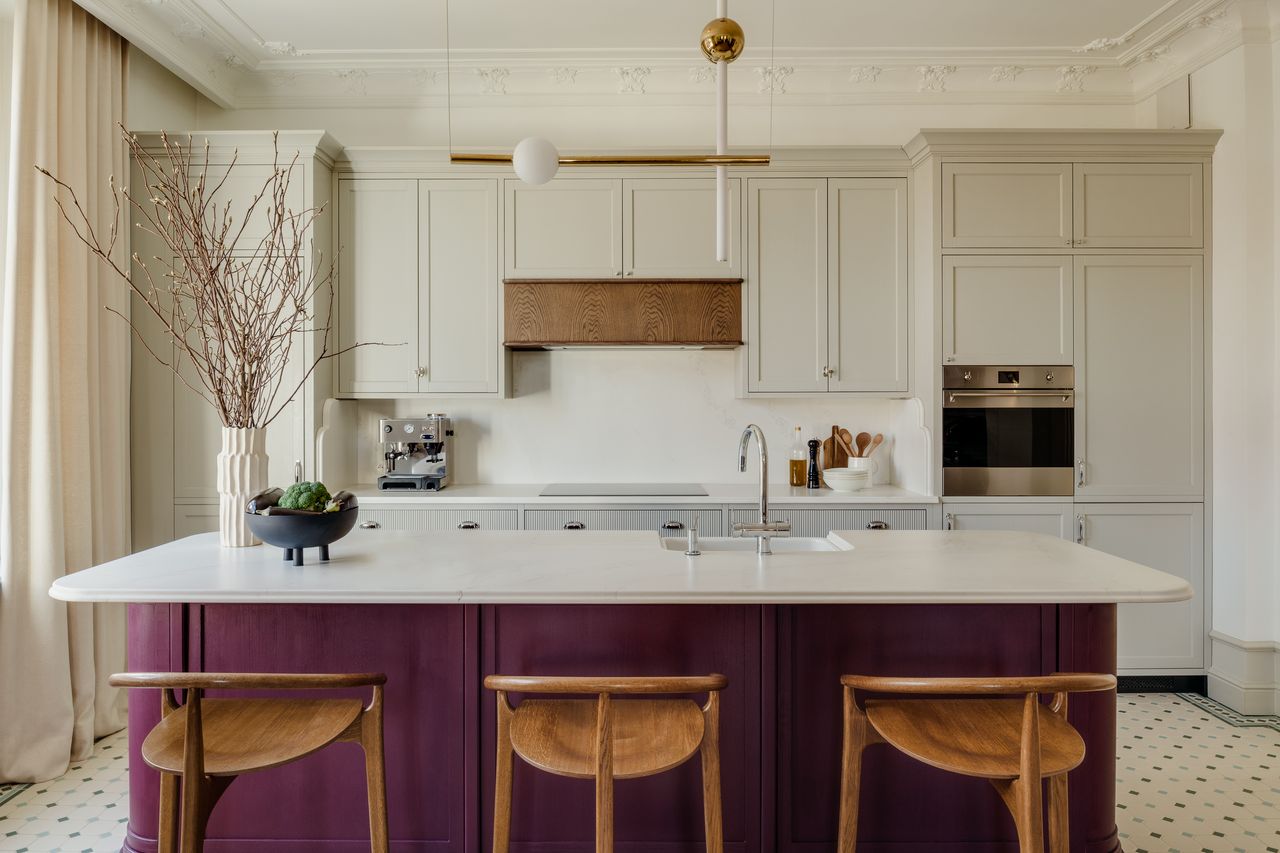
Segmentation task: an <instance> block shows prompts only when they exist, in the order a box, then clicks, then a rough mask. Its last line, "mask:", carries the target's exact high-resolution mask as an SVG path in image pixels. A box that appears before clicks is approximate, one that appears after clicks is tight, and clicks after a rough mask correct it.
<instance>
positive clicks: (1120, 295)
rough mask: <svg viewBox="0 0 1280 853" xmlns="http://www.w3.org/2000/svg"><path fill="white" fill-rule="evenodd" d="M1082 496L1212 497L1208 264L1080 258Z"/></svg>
mask: <svg viewBox="0 0 1280 853" xmlns="http://www.w3.org/2000/svg"><path fill="white" fill-rule="evenodd" d="M1075 263H1076V275H1075V280H1076V284H1075V340H1076V343H1075V352H1076V404H1075V442H1076V456H1077V459H1076V462H1077V484H1076V497H1077V498H1078V499H1079V498H1086V499H1087V498H1112V499H1115V498H1120V497H1124V498H1126V499H1132V498H1141V497H1155V498H1166V499H1167V498H1178V497H1181V498H1187V499H1193V500H1196V499H1199V498H1200V497H1202V496H1203V494H1204V459H1205V448H1204V420H1205V410H1204V285H1203V280H1202V265H1203V261H1202V259H1201V258H1200V257H1199V256H1190V255H1121V256H1104V255H1091V256H1081V257H1077V258H1076V262H1075Z"/></svg>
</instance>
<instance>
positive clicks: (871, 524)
mask: <svg viewBox="0 0 1280 853" xmlns="http://www.w3.org/2000/svg"><path fill="white" fill-rule="evenodd" d="M867 529H868V530H888V529H889V522H887V521H868V522H867Z"/></svg>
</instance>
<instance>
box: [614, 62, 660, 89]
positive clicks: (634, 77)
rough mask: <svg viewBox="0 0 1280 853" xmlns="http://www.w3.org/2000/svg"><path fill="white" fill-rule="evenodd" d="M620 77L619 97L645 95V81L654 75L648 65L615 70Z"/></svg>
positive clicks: (622, 67)
mask: <svg viewBox="0 0 1280 853" xmlns="http://www.w3.org/2000/svg"><path fill="white" fill-rule="evenodd" d="M613 73H614V74H617V75H618V94H619V95H643V94H644V84H645V79H646V78H647V77H648V76H649V75H650V74H651V73H653V69H652V68H650V67H649V66H647V65H625V66H621V67H619V68H615V69H613Z"/></svg>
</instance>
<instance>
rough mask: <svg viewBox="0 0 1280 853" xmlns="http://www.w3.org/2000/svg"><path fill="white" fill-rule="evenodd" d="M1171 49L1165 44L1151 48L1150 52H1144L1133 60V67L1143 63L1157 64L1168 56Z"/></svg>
mask: <svg viewBox="0 0 1280 853" xmlns="http://www.w3.org/2000/svg"><path fill="white" fill-rule="evenodd" d="M1172 49H1173V48H1172V47H1170V46H1169V45H1167V44H1162V45H1160V46H1158V47H1153V48H1151V49H1150V50H1144V51H1142V53H1139V54H1138V55H1137V56H1135V57H1134V58H1133V64H1134V65H1141V64H1142V63H1144V62H1158V61H1160V60H1162V59H1164V58H1165V57H1167V56H1168V55H1169V51H1171V50H1172Z"/></svg>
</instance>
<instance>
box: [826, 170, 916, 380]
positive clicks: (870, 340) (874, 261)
mask: <svg viewBox="0 0 1280 853" xmlns="http://www.w3.org/2000/svg"><path fill="white" fill-rule="evenodd" d="M907 307H908V283H907V182H906V179H904V178H838V179H833V180H830V181H828V183H827V352H828V357H827V364H828V365H829V366H830V370H831V374H832V375H831V377H830V384H829V390H831V391H885V392H905V391H906V390H907V388H908V386H909V377H908V376H907V362H908V351H909V347H908V321H907Z"/></svg>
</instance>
